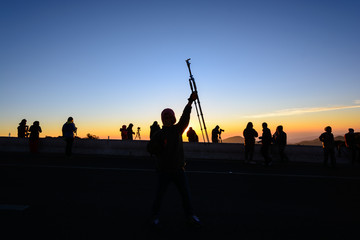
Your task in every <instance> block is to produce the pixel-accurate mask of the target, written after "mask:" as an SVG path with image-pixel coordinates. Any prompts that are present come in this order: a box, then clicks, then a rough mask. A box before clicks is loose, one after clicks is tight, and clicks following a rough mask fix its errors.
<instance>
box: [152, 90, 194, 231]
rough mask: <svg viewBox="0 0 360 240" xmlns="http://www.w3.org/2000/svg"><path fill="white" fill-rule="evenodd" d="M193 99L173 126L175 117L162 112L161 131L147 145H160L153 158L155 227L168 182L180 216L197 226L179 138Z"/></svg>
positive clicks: (169, 110) (184, 127)
mask: <svg viewBox="0 0 360 240" xmlns="http://www.w3.org/2000/svg"><path fill="white" fill-rule="evenodd" d="M196 99H197V94H196V92H193V93H192V94H191V95H190V98H189V99H188V104H187V105H186V106H185V109H184V111H183V113H182V116H181V118H180V120H179V122H178V123H177V124H175V123H176V117H175V113H174V111H173V110H172V109H170V108H166V109H164V110H163V111H162V113H161V120H162V122H163V127H162V129H161V130H159V131H157V132H156V133H155V134H154V136H153V138H152V139H151V140H150V143H156V144H158V145H160V147H161V148H160V150H159V151H157V153H154V154H156V167H157V173H158V177H159V184H158V190H157V194H156V198H155V201H154V204H153V214H154V215H153V216H154V217H153V224H154V225H155V226H159V223H160V222H159V214H160V208H161V202H162V199H163V196H164V194H165V192H166V190H167V187H168V185H169V183H170V182H173V183H174V184H175V186H176V187H177V189H178V190H179V192H180V194H181V197H182V203H183V207H184V212H185V215H186V217H187V221H188V223H189V224H191V225H193V226H200V225H201V223H200V220H199V218H198V217H197V216H196V215H195V214H194V210H193V207H192V203H191V197H190V191H189V186H188V181H187V177H186V174H185V159H184V150H183V140H182V134H183V132H184V131H185V129H186V128H187V126H188V124H189V121H190V113H191V104H192V102H193V101H195V100H196Z"/></svg>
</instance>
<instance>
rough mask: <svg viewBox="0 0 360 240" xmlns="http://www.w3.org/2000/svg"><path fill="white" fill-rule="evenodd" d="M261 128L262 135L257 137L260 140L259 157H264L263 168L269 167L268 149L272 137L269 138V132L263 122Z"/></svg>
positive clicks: (270, 160)
mask: <svg viewBox="0 0 360 240" xmlns="http://www.w3.org/2000/svg"><path fill="white" fill-rule="evenodd" d="M262 127H263V130H262V131H263V133H262V136H261V137H259V138H260V139H261V149H260V151H261V155H262V156H263V157H264V161H265V166H270V165H271V162H272V159H271V157H270V147H271V141H272V136H271V131H270V129H269V128H268V127H267V123H266V122H264V123H263V124H262Z"/></svg>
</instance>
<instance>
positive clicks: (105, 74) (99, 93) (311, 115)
mask: <svg viewBox="0 0 360 240" xmlns="http://www.w3.org/2000/svg"><path fill="white" fill-rule="evenodd" d="M359 12H360V1H347V0H339V1H337V0H299V1H297V0H290V1H289V0H286V1H285V0H284V1H280V0H274V1H267V0H253V1H243V0H235V1H230V0H219V1H212V0H209V1H197V0H190V1H187V0H182V1H169V0H166V1H165V0H160V1H156V0H153V1H148V0H144V1H142V0H133V1H121V0H119V1H107V0H99V1H95V0H93V1H91V0H89V1H70V0H61V1H60V0H58V1H56V0H44V1H37V0H33V1H28V0H1V1H0V136H9V134H10V136H16V135H17V126H18V124H19V123H20V121H21V120H22V119H26V120H27V123H28V125H29V126H30V125H32V123H33V122H34V121H40V126H41V127H42V130H43V132H42V133H41V135H40V137H45V136H52V137H57V136H60V135H61V127H62V125H63V124H64V123H65V122H66V120H67V118H68V117H69V116H72V117H73V118H74V122H75V125H76V126H77V128H78V136H79V137H86V135H87V133H90V134H92V135H96V136H99V137H100V138H102V139H107V138H108V137H109V138H110V139H120V137H121V135H120V131H119V129H120V127H121V126H122V125H128V124H130V123H133V125H134V130H136V129H137V128H138V127H140V128H141V132H140V133H141V137H142V139H145V140H146V139H149V131H150V125H152V123H153V122H154V121H158V122H159V123H160V125H161V118H160V114H161V111H162V110H163V109H164V108H172V109H173V110H174V111H175V113H176V116H177V118H178V119H179V118H180V116H181V113H182V111H183V108H184V107H185V105H186V103H187V98H188V97H189V95H190V94H191V90H190V86H189V81H188V80H189V72H188V69H187V66H186V62H185V60H186V59H188V58H191V61H190V62H191V70H192V74H193V76H194V78H195V81H196V85H197V89H198V95H199V100H200V103H201V108H202V111H203V115H204V120H205V123H206V127H207V132H208V134H209V137H211V130H212V129H213V128H214V127H215V126H216V125H219V126H220V128H222V129H224V130H225V131H224V132H223V133H222V138H223V139H225V138H228V137H232V136H242V132H243V130H244V128H245V127H246V124H247V123H248V122H250V121H251V122H253V124H254V128H255V129H256V130H257V131H258V132H259V133H261V124H262V122H267V123H268V125H269V128H270V129H271V132H272V133H273V132H274V131H275V129H276V126H278V125H283V127H284V131H285V132H287V134H288V140H289V143H291V142H296V141H298V140H300V139H306V138H310V139H311V138H315V137H318V136H319V135H320V134H321V133H322V132H323V131H324V127H326V126H328V125H330V126H331V127H332V129H333V133H334V135H344V134H345V133H346V132H347V129H348V128H350V127H351V128H354V129H355V131H356V132H359V131H360V121H359V119H360V94H359V89H360V79H359V78H360V44H359V43H360V25H359V23H360V14H359ZM190 126H191V127H193V128H194V129H195V130H196V132H197V134H198V135H199V138H200V140H202V134H201V131H200V126H199V120H198V117H197V115H196V111H195V108H194V107H193V110H192V114H191V121H190ZM184 140H185V141H186V140H187V138H186V137H185V138H184Z"/></svg>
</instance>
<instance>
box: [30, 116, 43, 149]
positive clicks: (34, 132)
mask: <svg viewBox="0 0 360 240" xmlns="http://www.w3.org/2000/svg"><path fill="white" fill-rule="evenodd" d="M29 132H30V138H29V147H30V152H31V153H37V152H38V146H39V135H40V133H41V132H42V130H41V127H40V123H39V121H35V122H34V123H33V125H31V127H30V129H29Z"/></svg>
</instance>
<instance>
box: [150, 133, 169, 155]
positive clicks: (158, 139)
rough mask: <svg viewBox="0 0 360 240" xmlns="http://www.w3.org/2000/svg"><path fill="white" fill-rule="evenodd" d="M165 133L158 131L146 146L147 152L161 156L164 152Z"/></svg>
mask: <svg viewBox="0 0 360 240" xmlns="http://www.w3.org/2000/svg"><path fill="white" fill-rule="evenodd" d="M164 142H165V140H164V133H163V131H162V130H159V131H157V132H156V133H155V134H154V135H153V137H152V138H151V139H150V141H149V142H148V143H147V145H146V150H147V151H148V152H149V153H150V154H151V155H159V154H161V153H162V152H163V150H164Z"/></svg>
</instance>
